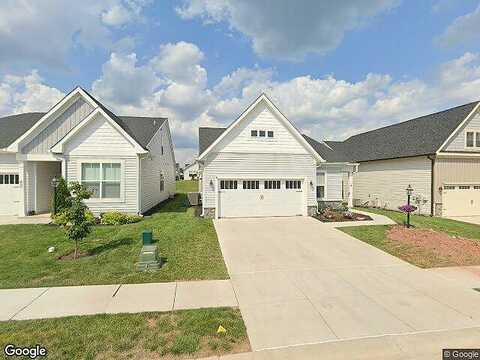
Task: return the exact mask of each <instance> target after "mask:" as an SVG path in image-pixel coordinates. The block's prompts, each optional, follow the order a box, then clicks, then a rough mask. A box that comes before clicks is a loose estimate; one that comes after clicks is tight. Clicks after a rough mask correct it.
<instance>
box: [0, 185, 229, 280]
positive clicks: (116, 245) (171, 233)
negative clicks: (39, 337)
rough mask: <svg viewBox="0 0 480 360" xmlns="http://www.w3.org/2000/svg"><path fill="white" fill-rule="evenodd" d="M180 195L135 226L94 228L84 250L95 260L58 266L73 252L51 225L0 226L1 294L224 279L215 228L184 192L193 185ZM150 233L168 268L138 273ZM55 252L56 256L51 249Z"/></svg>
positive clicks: (180, 189)
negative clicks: (143, 244) (45, 288)
mask: <svg viewBox="0 0 480 360" xmlns="http://www.w3.org/2000/svg"><path fill="white" fill-rule="evenodd" d="M177 184H178V192H179V193H178V194H177V196H176V197H175V198H174V199H172V200H169V201H166V202H164V203H162V204H161V205H160V206H159V208H158V209H156V211H155V212H154V213H153V214H152V215H151V216H147V217H145V219H144V220H143V221H141V222H139V223H136V224H130V225H122V226H96V227H95V228H94V230H93V232H92V234H91V235H90V236H89V237H88V238H87V239H86V240H85V241H84V242H82V244H81V250H82V251H88V252H90V253H92V254H93V256H90V257H84V258H80V259H77V260H63V261H60V260H57V258H58V257H59V256H60V255H64V254H68V253H70V252H71V251H72V250H73V243H72V242H70V241H68V240H66V239H65V236H64V233H63V231H62V229H60V228H58V227H56V226H53V225H2V226H0V259H2V260H1V261H0V288H16V287H41V286H60V285H87V284H118V283H143V282H165V281H174V280H200V279H226V278H228V274H227V270H226V267H225V263H224V261H223V257H222V253H221V251H220V247H219V244H218V239H217V235H216V232H215V229H214V227H213V223H212V221H211V220H209V219H201V218H198V217H195V216H194V209H193V208H188V207H187V205H186V204H187V201H186V195H185V192H186V191H195V189H196V187H197V183H196V182H195V181H182V182H178V183H177ZM144 229H152V230H153V235H154V239H155V240H156V241H157V242H156V244H157V245H158V249H159V252H160V254H161V256H162V257H163V258H165V261H166V264H165V265H164V266H163V267H162V269H160V270H159V271H157V272H146V273H145V272H137V271H136V270H135V262H136V261H137V260H138V255H139V253H140V249H141V241H140V236H141V233H142V231H143V230H144ZM50 246H55V247H56V248H57V251H56V252H55V253H53V254H49V253H48V252H47V249H48V247H50Z"/></svg>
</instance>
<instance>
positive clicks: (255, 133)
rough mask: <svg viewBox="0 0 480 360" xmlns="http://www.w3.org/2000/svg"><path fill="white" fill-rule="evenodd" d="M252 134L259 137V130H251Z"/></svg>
mask: <svg viewBox="0 0 480 360" xmlns="http://www.w3.org/2000/svg"><path fill="white" fill-rule="evenodd" d="M250 135H251V136H252V137H257V135H258V131H257V130H252V131H250Z"/></svg>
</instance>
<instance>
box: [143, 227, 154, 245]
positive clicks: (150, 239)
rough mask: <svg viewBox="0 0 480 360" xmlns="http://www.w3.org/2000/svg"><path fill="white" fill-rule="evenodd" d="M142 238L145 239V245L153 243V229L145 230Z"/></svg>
mask: <svg viewBox="0 0 480 360" xmlns="http://www.w3.org/2000/svg"><path fill="white" fill-rule="evenodd" d="M142 240H143V245H151V244H152V243H153V234H152V230H143V233H142Z"/></svg>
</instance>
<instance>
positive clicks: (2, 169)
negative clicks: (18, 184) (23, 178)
mask: <svg viewBox="0 0 480 360" xmlns="http://www.w3.org/2000/svg"><path fill="white" fill-rule="evenodd" d="M7 173H12V174H18V163H17V158H16V155H15V154H2V153H0V174H7Z"/></svg>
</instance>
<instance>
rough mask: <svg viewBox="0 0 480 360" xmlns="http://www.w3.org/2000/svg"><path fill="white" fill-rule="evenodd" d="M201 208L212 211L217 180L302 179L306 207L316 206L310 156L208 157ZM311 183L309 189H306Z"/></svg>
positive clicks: (224, 154) (219, 154) (313, 175)
mask: <svg viewBox="0 0 480 360" xmlns="http://www.w3.org/2000/svg"><path fill="white" fill-rule="evenodd" d="M202 176H203V180H202V185H203V206H204V207H205V208H215V207H216V204H215V199H216V197H215V189H214V186H212V185H210V182H212V184H215V181H216V177H218V178H224V179H226V178H230V179H236V178H245V179H254V180H255V179H258V180H268V179H272V180H276V179H288V178H289V177H291V179H288V180H293V179H306V182H305V183H304V184H303V191H306V192H307V205H309V206H315V205H316V193H315V192H316V188H315V186H316V169H315V160H314V158H313V156H312V155H309V154H308V155H307V154H305V155H300V154H297V155H296V154H231V153H216V154H211V155H210V156H209V157H208V158H207V160H206V162H205V166H204V170H203V175H202ZM310 182H312V184H313V186H311V185H310Z"/></svg>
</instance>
